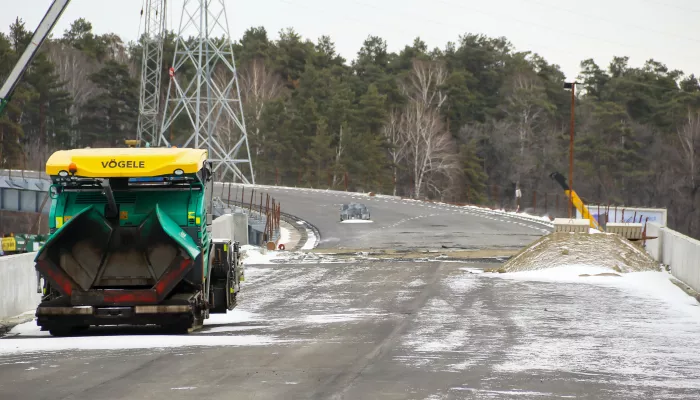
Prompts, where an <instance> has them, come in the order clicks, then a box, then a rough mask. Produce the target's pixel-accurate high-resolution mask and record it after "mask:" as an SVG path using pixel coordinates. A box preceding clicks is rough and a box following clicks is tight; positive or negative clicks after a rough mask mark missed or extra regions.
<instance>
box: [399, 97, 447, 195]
mask: <svg viewBox="0 0 700 400" xmlns="http://www.w3.org/2000/svg"><path fill="white" fill-rule="evenodd" d="M401 122H402V124H401V125H402V126H401V133H402V134H403V136H404V139H403V140H405V142H406V152H407V153H406V159H407V162H408V166H409V168H410V170H411V175H412V177H413V181H414V188H413V192H414V196H415V197H416V198H420V196H421V189H422V188H423V186H424V185H425V184H426V182H428V181H429V180H430V179H431V178H432V177H433V175H439V174H448V173H449V172H450V171H451V170H453V169H454V168H456V167H457V164H456V163H455V161H456V159H455V157H454V148H455V146H454V143H453V139H452V135H451V134H450V132H449V131H447V129H445V124H444V123H443V121H442V118H441V116H440V114H439V113H438V112H437V110H434V109H430V108H426V107H424V106H423V104H421V103H417V102H413V101H412V102H411V103H410V104H409V105H408V106H407V107H406V110H405V111H404V113H403V118H402V121H401Z"/></svg>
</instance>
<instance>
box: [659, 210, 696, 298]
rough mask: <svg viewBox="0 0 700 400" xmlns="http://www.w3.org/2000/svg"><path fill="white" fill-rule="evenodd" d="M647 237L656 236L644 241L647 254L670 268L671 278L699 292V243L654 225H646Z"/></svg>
mask: <svg viewBox="0 0 700 400" xmlns="http://www.w3.org/2000/svg"><path fill="white" fill-rule="evenodd" d="M647 236H658V238H657V239H648V240H647V241H646V249H647V252H649V254H650V255H651V256H652V257H654V259H655V260H657V261H659V262H660V263H662V264H664V265H668V266H670V267H671V273H672V274H673V276H675V277H676V278H678V279H680V280H681V281H683V282H684V283H685V284H687V285H688V286H690V287H691V288H693V289H694V290H696V291H698V292H700V241H699V240H696V239H693V238H691V237H688V236H685V235H683V234H681V233H678V232H676V231H674V230H671V229H668V228H666V227H662V226H660V225H659V224H654V223H649V224H647Z"/></svg>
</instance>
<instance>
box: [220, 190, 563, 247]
mask: <svg viewBox="0 0 700 400" xmlns="http://www.w3.org/2000/svg"><path fill="white" fill-rule="evenodd" d="M241 188H242V186H235V185H234V186H232V189H231V195H230V197H231V198H232V199H236V200H238V201H240V200H241V197H242V196H244V197H245V201H246V202H249V201H250V195H251V193H252V192H253V190H255V194H254V197H255V198H254V200H253V204H254V205H256V204H257V206H258V207H259V204H260V193H262V194H263V195H266V194H269V195H270V196H271V197H274V198H275V199H276V200H277V201H279V202H281V204H282V209H283V210H284V211H285V212H287V213H289V214H293V215H295V216H297V217H299V218H300V219H301V220H304V221H308V222H311V223H313V224H314V225H315V226H316V227H317V228H318V230H319V231H320V232H321V240H320V242H319V244H318V248H321V249H333V248H336V249H337V248H346V249H397V250H401V249H417V248H450V249H466V250H470V249H485V248H490V249H518V248H521V247H523V246H525V245H527V244H529V243H531V242H533V241H534V240H536V239H537V238H539V237H540V236H542V235H544V234H547V233H548V232H551V231H552V228H551V225H550V224H547V223H546V222H544V221H537V220H534V219H527V218H519V217H517V216H513V215H508V214H505V213H498V212H492V211H490V210H478V209H474V208H466V207H456V206H451V205H447V204H435V203H426V202H420V201H413V200H402V199H400V198H395V197H389V196H374V197H370V196H369V195H367V194H357V193H347V192H340V191H330V190H314V189H297V188H279V187H274V186H257V187H250V186H247V187H246V188H245V189H244V190H243V189H241ZM217 189H218V194H219V195H221V196H222V197H223V198H228V196H229V189H228V185H221V186H219V187H217ZM353 202H354V203H363V204H365V205H366V206H367V207H368V209H369V211H370V213H371V223H365V222H362V221H350V222H348V221H346V222H340V207H341V205H342V204H345V203H353Z"/></svg>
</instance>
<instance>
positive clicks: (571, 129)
mask: <svg viewBox="0 0 700 400" xmlns="http://www.w3.org/2000/svg"><path fill="white" fill-rule="evenodd" d="M576 83H577V82H565V83H564V89H571V121H570V123H569V218H573V211H574V210H573V202H572V201H571V198H572V197H571V193H572V192H573V191H574V125H575V120H574V111H575V104H576Z"/></svg>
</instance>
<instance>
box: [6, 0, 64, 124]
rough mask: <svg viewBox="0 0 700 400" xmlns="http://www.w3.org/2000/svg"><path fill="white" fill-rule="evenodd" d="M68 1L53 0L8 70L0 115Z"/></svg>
mask: <svg viewBox="0 0 700 400" xmlns="http://www.w3.org/2000/svg"><path fill="white" fill-rule="evenodd" d="M69 3H70V0H54V2H53V3H52V4H51V7H49V10H48V11H47V12H46V14H45V15H44V18H43V19H42V20H41V22H40V23H39V26H38V27H37V28H36V31H34V35H33V36H32V40H31V42H29V45H28V46H27V48H26V49H25V50H24V53H22V56H21V57H20V58H19V61H17V64H16V65H15V67H14V68H13V69H12V72H10V75H9V76H8V77H7V80H6V81H5V83H4V84H3V85H2V87H0V115H1V114H2V112H3V110H4V109H5V107H7V103H8V102H9V101H10V98H11V97H12V93H13V92H14V90H15V88H16V87H17V85H18V84H19V81H20V80H21V79H22V76H23V75H24V73H25V72H26V71H27V69H29V66H30V65H31V64H32V61H34V58H35V57H36V55H37V54H38V53H39V49H40V48H41V45H42V44H44V41H45V40H46V38H47V37H49V35H50V34H51V31H52V30H53V28H54V26H55V25H56V22H58V20H59V19H60V18H61V15H62V14H63V11H65V9H66V7H68V4H69Z"/></svg>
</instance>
